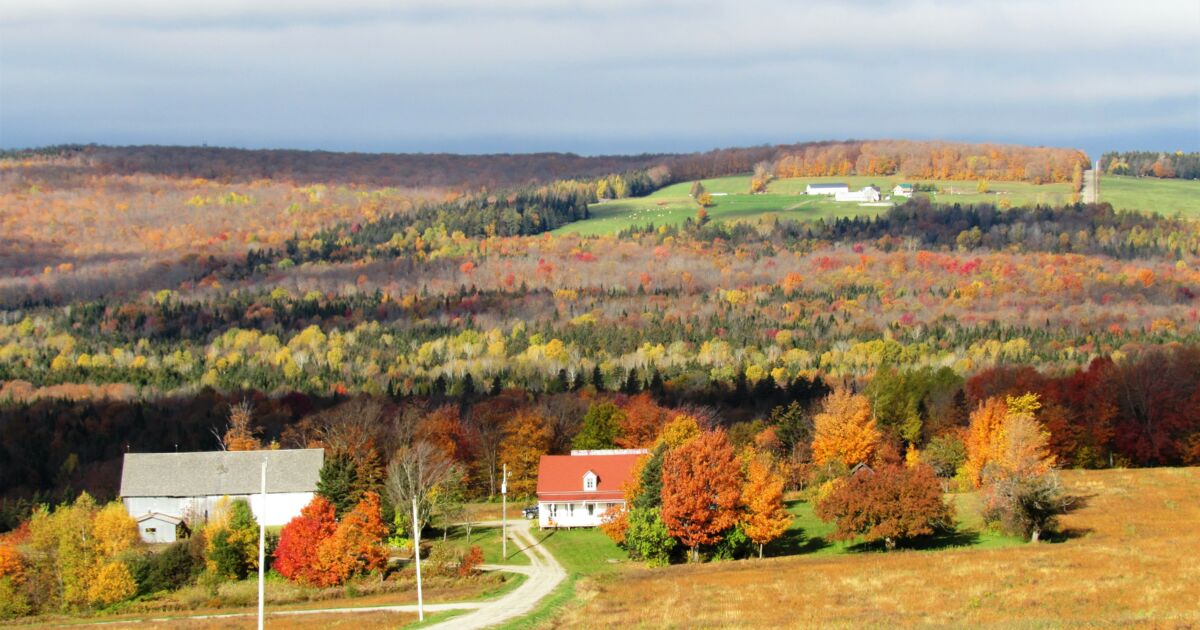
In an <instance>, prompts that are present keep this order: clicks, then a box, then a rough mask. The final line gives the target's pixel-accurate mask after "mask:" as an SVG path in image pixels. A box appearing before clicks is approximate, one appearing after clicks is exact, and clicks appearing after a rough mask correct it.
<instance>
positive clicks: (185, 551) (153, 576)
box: [129, 541, 204, 595]
mask: <svg viewBox="0 0 1200 630" xmlns="http://www.w3.org/2000/svg"><path fill="white" fill-rule="evenodd" d="M203 568H204V562H203V559H202V558H201V559H199V560H198V559H197V558H196V557H195V556H194V555H193V554H192V549H191V543H190V542H185V541H180V542H176V543H172V544H171V545H170V546H169V547H167V548H166V549H164V550H162V551H161V552H160V553H150V554H145V555H142V556H138V557H137V558H135V559H134V560H132V561H131V562H130V567H129V569H130V573H132V574H133V577H134V580H135V581H136V582H137V585H138V594H140V595H149V594H150V593H158V592H162V591H174V590H178V589H180V588H182V587H184V586H186V585H188V584H190V583H191V582H192V580H194V579H196V576H198V575H199V574H200V571H201V570H203Z"/></svg>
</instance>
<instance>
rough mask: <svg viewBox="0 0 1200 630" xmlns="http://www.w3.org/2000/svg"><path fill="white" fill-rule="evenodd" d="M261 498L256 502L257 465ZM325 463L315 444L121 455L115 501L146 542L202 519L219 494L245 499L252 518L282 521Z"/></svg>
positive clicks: (170, 536)
mask: <svg viewBox="0 0 1200 630" xmlns="http://www.w3.org/2000/svg"><path fill="white" fill-rule="evenodd" d="M264 460H266V462H267V497H266V501H265V503H264V501H263V500H262V497H261V495H260V494H259V491H260V489H261V474H262V463H263V461H264ZM324 463H325V451H324V450H323V449H319V448H311V449H296V450H276V451H213V452H205V453H127V454H126V455H125V462H124V465H123V467H122V469H121V500H122V502H124V504H125V510H126V511H127V512H129V515H130V516H132V517H133V518H134V519H135V520H137V521H138V530H139V531H140V532H141V535H142V539H143V540H145V541H147V542H171V541H173V540H175V527H176V526H177V525H179V524H180V523H189V524H193V525H194V524H199V523H203V522H205V521H206V520H208V517H209V515H210V514H212V512H213V510H214V509H215V508H216V506H217V502H218V501H220V500H221V499H222V498H224V497H229V498H230V499H239V498H240V499H246V500H247V501H248V502H249V503H250V509H251V510H252V511H253V512H254V518H255V519H257V520H258V522H260V523H262V524H264V525H268V526H273V525H285V524H287V522H288V521H290V520H292V519H293V518H295V517H296V516H298V515H299V514H300V510H301V509H302V508H303V507H304V506H306V505H308V503H309V502H310V501H312V498H313V494H314V493H315V492H316V490H317V480H318V479H319V478H320V476H321V466H322V465H323V464H324Z"/></svg>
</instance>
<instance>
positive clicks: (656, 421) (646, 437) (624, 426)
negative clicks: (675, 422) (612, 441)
mask: <svg viewBox="0 0 1200 630" xmlns="http://www.w3.org/2000/svg"><path fill="white" fill-rule="evenodd" d="M621 410H622V411H624V412H625V417H624V418H623V419H622V420H621V432H620V435H618V436H617V446H620V447H621V448H643V447H647V446H650V445H651V444H653V443H654V440H655V438H657V437H658V434H659V432H660V431H662V428H663V426H665V425H666V424H667V422H668V421H669V420H670V419H671V417H672V413H671V410H670V409H667V408H666V407H663V406H661V405H659V404H658V403H656V402H654V399H653V398H652V397H651V396H650V394H649V393H646V392H642V393H641V394H638V395H637V396H633V397H631V398H630V399H629V400H628V401H627V402H626V403H625V404H624V405H621Z"/></svg>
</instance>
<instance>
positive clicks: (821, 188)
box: [804, 184, 850, 195]
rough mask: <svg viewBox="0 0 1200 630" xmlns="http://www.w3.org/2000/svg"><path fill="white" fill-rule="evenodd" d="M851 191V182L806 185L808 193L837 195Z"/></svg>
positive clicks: (805, 188) (805, 190) (805, 191)
mask: <svg viewBox="0 0 1200 630" xmlns="http://www.w3.org/2000/svg"><path fill="white" fill-rule="evenodd" d="M848 192H850V186H849V184H809V185H808V186H805V187H804V194H806V195H837V194H841V193H848Z"/></svg>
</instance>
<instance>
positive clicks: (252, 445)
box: [212, 400, 262, 451]
mask: <svg viewBox="0 0 1200 630" xmlns="http://www.w3.org/2000/svg"><path fill="white" fill-rule="evenodd" d="M253 420H254V405H253V404H251V403H250V401H248V400H243V401H242V402H240V403H238V404H236V405H230V406H229V423H228V424H227V425H226V426H225V431H224V432H221V431H219V430H218V429H217V428H216V427H213V428H212V434H213V435H214V436H216V438H217V444H218V445H219V446H220V447H221V450H223V451H257V450H259V449H261V448H262V442H261V441H260V440H259V434H260V433H261V432H260V430H259V429H258V428H256V427H253V426H251V422H252V421H253Z"/></svg>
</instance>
